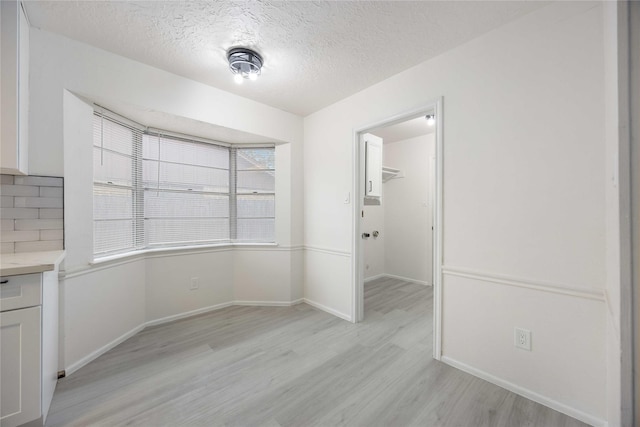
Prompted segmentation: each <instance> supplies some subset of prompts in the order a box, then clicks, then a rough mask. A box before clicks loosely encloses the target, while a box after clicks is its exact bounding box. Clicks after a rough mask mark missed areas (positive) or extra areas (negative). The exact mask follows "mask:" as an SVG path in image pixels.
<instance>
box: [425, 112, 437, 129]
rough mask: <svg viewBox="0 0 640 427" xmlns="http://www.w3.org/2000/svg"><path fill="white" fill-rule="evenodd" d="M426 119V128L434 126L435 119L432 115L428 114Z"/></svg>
mask: <svg viewBox="0 0 640 427" xmlns="http://www.w3.org/2000/svg"><path fill="white" fill-rule="evenodd" d="M426 119H427V126H433V125H435V124H436V118H435V116H434V115H431V114H430V115H428V116H427V117H426Z"/></svg>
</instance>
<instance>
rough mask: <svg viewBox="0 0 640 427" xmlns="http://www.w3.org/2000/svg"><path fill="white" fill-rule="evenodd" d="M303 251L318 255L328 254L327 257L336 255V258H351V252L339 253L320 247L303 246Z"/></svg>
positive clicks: (339, 251)
mask: <svg viewBox="0 0 640 427" xmlns="http://www.w3.org/2000/svg"><path fill="white" fill-rule="evenodd" d="M304 248H305V250H308V251H311V252H319V253H323V254H329V255H337V256H343V257H350V256H351V252H347V251H341V250H338V249H332V248H323V247H320V246H308V245H305V247H304Z"/></svg>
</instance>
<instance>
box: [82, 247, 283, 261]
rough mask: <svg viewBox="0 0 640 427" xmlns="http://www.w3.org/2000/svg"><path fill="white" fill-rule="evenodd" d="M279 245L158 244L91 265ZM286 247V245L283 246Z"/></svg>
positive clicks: (105, 257) (106, 258)
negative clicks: (149, 257)
mask: <svg viewBox="0 0 640 427" xmlns="http://www.w3.org/2000/svg"><path fill="white" fill-rule="evenodd" d="M276 247H279V245H278V244H277V243H231V242H224V243H212V244H208V245H185V246H160V247H150V248H145V249H140V250H136V251H130V252H125V253H119V254H114V255H106V256H102V257H99V258H95V259H94V260H93V262H92V263H91V265H98V264H102V263H105V262H111V261H115V260H119V259H123V258H129V257H136V256H140V255H147V256H155V257H163V256H171V255H189V254H192V253H203V252H219V251H230V250H233V249H239V248H264V249H266V248H276ZM283 248H287V247H283Z"/></svg>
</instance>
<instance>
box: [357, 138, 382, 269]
mask: <svg viewBox="0 0 640 427" xmlns="http://www.w3.org/2000/svg"><path fill="white" fill-rule="evenodd" d="M385 149H386V145H385ZM383 153H384V149H383ZM385 186H386V184H383V185H382V204H381V205H368V206H365V207H364V218H363V219H362V230H363V232H367V233H369V234H371V237H369V238H368V239H365V241H364V245H363V250H364V280H365V281H366V280H374V279H377V278H380V277H382V276H384V274H385V273H386V271H387V270H386V267H385V248H386V241H387V232H386V230H385V222H384V215H385V209H386V206H387V203H388V201H387V195H386V187H385ZM374 230H376V231H378V232H379V233H380V234H379V235H378V237H373V234H372V233H373V231H374Z"/></svg>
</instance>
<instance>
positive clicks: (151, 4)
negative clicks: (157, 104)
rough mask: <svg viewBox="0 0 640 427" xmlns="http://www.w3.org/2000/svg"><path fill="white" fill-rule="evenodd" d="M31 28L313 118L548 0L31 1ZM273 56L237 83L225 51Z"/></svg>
mask: <svg viewBox="0 0 640 427" xmlns="http://www.w3.org/2000/svg"><path fill="white" fill-rule="evenodd" d="M25 4H26V10H27V14H28V16H29V20H30V22H31V25H33V26H35V27H38V28H42V29H45V30H47V31H51V32H55V33H59V34H63V35H65V36H68V37H70V38H73V39H76V40H80V41H83V42H86V43H88V44H91V45H94V46H97V47H99V48H102V49H105V50H107V51H110V52H113V53H116V54H119V55H122V56H125V57H129V58H133V59H136V60H138V61H140V62H143V63H146V64H149V65H152V66H154V67H157V68H161V69H164V70H167V71H169V72H172V73H175V74H178V75H181V76H184V77H187V78H190V79H193V80H197V81H200V82H202V83H205V84H208V85H211V86H214V87H217V88H220V89H223V90H226V91H229V92H232V93H235V94H238V95H241V96H244V97H247V98H251V99H254V100H256V101H259V102H262V103H265V104H268V105H271V106H274V107H276V108H280V109H282V110H285V111H289V112H292V113H295V114H299V115H303V116H304V115H307V114H309V113H312V112H314V111H317V110H319V109H321V108H322V107H325V106H327V105H330V104H332V103H334V102H336V101H338V100H340V99H342V98H345V97H347V96H349V95H351V94H353V93H356V92H358V91H360V90H362V89H364V88H366V87H368V86H371V85H372V84H375V83H377V82H379V81H381V80H384V79H385V78H387V77H390V76H392V75H394V74H396V73H398V72H400V71H402V70H405V69H407V68H409V67H411V66H414V65H417V64H419V63H420V62H422V61H425V60H427V59H429V58H432V57H434V56H436V55H438V54H440V53H442V52H444V51H446V50H449V49H451V48H453V47H455V46H457V45H460V44H462V43H464V42H466V41H468V40H471V39H473V38H474V37H477V36H478V35H480V34H482V33H485V32H487V31H490V30H491V29H494V28H496V27H498V26H501V25H503V24H505V23H507V22H509V21H511V20H513V19H515V18H517V17H519V16H522V15H524V14H526V13H529V12H531V11H532V10H534V9H537V8H539V7H541V6H544V5H545V4H546V3H545V2H536V1H534V2H513V1H498V2H485V1H471V2H460V1H451V2H444V1H438V2H435V1H434V2H431V1H407V2H405V1H349V2H347V1H322V2H315V1H314V2H310V1H304V2H293V1H280V2H277V1H68V2H65V1H27V2H26V3H25ZM240 45H241V46H247V47H251V48H254V49H256V50H257V51H258V52H260V53H261V54H262V55H263V57H264V60H265V67H264V69H263V74H262V76H261V77H260V79H258V80H257V81H255V82H249V81H247V82H245V83H244V84H243V85H237V84H235V83H234V82H233V79H232V76H231V73H230V71H229V69H228V65H227V62H226V55H225V52H226V51H227V49H229V48H230V47H233V46H240Z"/></svg>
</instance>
